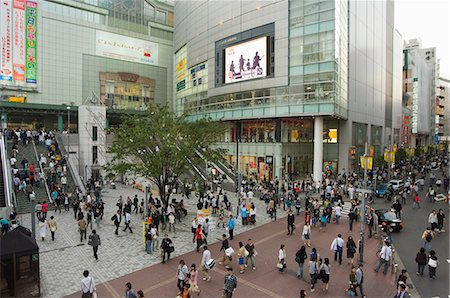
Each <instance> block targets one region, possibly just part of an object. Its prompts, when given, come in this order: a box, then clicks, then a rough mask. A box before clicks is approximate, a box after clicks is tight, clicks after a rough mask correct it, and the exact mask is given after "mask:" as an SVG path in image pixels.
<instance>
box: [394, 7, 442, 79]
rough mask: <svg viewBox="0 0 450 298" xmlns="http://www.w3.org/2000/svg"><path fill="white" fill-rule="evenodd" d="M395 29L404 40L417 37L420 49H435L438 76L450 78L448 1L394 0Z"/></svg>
mask: <svg viewBox="0 0 450 298" xmlns="http://www.w3.org/2000/svg"><path fill="white" fill-rule="evenodd" d="M395 28H396V29H397V30H398V31H399V32H400V34H401V35H402V38H403V40H409V39H413V38H417V37H419V38H420V39H421V40H422V47H423V48H428V47H436V51H437V58H438V59H440V61H441V63H440V76H441V77H444V78H446V79H450V1H449V0H395Z"/></svg>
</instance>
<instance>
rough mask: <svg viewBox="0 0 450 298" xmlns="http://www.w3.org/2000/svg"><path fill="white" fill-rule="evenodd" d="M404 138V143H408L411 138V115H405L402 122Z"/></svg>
mask: <svg viewBox="0 0 450 298" xmlns="http://www.w3.org/2000/svg"><path fill="white" fill-rule="evenodd" d="M402 135H403V136H402V140H403V143H404V144H408V140H409V116H403V123H402Z"/></svg>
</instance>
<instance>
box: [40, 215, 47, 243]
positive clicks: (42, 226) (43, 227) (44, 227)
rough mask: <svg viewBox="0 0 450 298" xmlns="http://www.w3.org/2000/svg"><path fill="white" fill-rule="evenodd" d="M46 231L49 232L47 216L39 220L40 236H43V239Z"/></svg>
mask: <svg viewBox="0 0 450 298" xmlns="http://www.w3.org/2000/svg"><path fill="white" fill-rule="evenodd" d="M46 232H47V220H46V219H45V217H43V218H42V219H41V220H40V221H39V236H40V237H41V239H42V241H44V240H45V234H46Z"/></svg>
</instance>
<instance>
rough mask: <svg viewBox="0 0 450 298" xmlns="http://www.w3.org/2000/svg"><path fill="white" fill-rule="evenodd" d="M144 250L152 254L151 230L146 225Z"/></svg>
mask: <svg viewBox="0 0 450 298" xmlns="http://www.w3.org/2000/svg"><path fill="white" fill-rule="evenodd" d="M145 251H146V252H147V254H149V255H151V254H152V230H151V228H150V227H148V229H147V232H146V233H145Z"/></svg>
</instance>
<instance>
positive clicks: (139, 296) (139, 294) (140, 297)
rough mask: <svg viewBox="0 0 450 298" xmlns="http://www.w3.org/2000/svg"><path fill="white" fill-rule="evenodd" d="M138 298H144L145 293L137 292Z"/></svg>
mask: <svg viewBox="0 0 450 298" xmlns="http://www.w3.org/2000/svg"><path fill="white" fill-rule="evenodd" d="M137 298H144V291H142V290H139V291H137Z"/></svg>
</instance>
